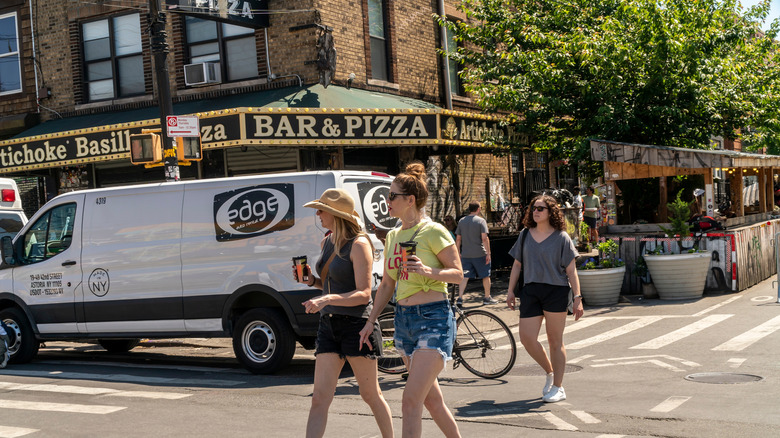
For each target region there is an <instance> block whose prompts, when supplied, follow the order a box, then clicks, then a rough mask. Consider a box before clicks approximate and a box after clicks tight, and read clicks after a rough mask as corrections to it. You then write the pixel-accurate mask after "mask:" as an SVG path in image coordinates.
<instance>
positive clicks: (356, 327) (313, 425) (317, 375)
mask: <svg viewBox="0 0 780 438" xmlns="http://www.w3.org/2000/svg"><path fill="white" fill-rule="evenodd" d="M304 207H310V208H316V209H317V216H319V218H320V222H321V223H322V226H323V227H324V228H326V229H328V230H329V231H330V233H329V234H328V235H327V236H326V237H325V238H324V239H323V240H322V244H321V246H322V254H321V255H320V258H319V260H318V261H317V265H316V269H317V274H318V275H319V278H318V277H316V276H314V275H311V273H310V272H309V273H308V274H309V276H308V278H309V281H307V282H304V281H302V279H299V278H298V276H297V274H296V273H295V270H293V272H294V274H293V275H295V279H296V281H298V282H301V283H305V284H306V285H308V286H309V287H316V288H317V289H322V295H320V296H318V297H315V298H312V299H310V300H308V301H306V302H304V303H303V306H304V307H305V308H306V313H316V312H319V313H320V325H319V329H318V330H317V349H316V350H315V352H314V354H315V355H316V361H315V365H314V391H313V394H312V400H311V409H310V410H309V420H308V423H307V424H306V436H307V437H321V436H323V434H324V433H325V426H326V424H327V422H328V408H329V407H330V403H331V401H333V395H334V393H335V391H336V385H337V384H338V378H339V374H341V368H342V367H343V366H344V361H345V360H347V361H349V365H350V367H351V368H352V371H353V372H354V373H355V379H357V382H358V385H359V386H360V395H361V397H363V400H364V401H365V402H366V403H367V404H368V406H369V407H370V408H371V411H372V412H373V413H374V417H375V418H376V422H377V425H378V426H379V430H380V431H381V433H382V436H383V437H392V436H393V422H392V416H391V414H390V407H389V406H388V405H387V402H386V401H385V399H384V397H383V396H382V391H381V390H380V389H379V381H378V380H377V367H376V354H378V353H377V352H381V351H382V348H381V344H380V343H381V342H382V336H381V332H379V326H378V325H376V324H375V331H374V333H373V334H372V335H371V339H370V342H371V346H365V345H362V344H361V343H360V330H361V329H362V328H363V327H364V326H365V324H366V321H367V317H368V315H369V314H370V313H371V309H372V303H371V266H372V263H373V252H374V251H373V249H374V248H373V246H372V245H371V240H370V239H369V238H368V235H367V234H366V233H365V232H364V231H363V230H362V228H361V225H360V217H359V216H358V214H357V212H355V201H354V200H353V199H352V197H351V196H350V195H349V193H347V192H346V191H344V190H342V189H328V190H325V192H324V193H323V194H322V196H320V199H317V200H314V201H311V202H309V203H307V204H305V205H304Z"/></svg>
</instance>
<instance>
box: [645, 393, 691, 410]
mask: <svg viewBox="0 0 780 438" xmlns="http://www.w3.org/2000/svg"><path fill="white" fill-rule="evenodd" d="M690 399H691V398H690V397H684V396H672V397H669V398H667V399H666V400H664V401H662V402H661V403H659V404H658V406H656V407H654V408H653V409H650V411H651V412H671V411H673V410H675V409H677V408H678V407H680V405H682V404H683V403H685V402H687V401H688V400H690Z"/></svg>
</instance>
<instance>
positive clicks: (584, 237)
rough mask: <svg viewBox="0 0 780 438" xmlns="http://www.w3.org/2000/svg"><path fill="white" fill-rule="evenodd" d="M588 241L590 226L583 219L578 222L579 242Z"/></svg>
mask: <svg viewBox="0 0 780 438" xmlns="http://www.w3.org/2000/svg"><path fill="white" fill-rule="evenodd" d="M589 241H590V227H589V226H588V224H586V223H585V221H582V222H580V242H581V243H588V242H589Z"/></svg>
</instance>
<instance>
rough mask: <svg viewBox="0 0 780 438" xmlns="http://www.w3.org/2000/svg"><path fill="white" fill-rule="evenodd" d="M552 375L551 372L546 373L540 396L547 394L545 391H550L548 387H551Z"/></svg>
mask: <svg viewBox="0 0 780 438" xmlns="http://www.w3.org/2000/svg"><path fill="white" fill-rule="evenodd" d="M553 376H554V374H553V373H550V374H548V375H547V380H546V381H545V382H544V388H542V396H545V395H547V393H548V392H550V389H552V386H553Z"/></svg>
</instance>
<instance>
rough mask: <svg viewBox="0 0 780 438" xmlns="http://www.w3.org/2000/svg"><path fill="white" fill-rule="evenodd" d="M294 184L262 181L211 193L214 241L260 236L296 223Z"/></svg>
mask: <svg viewBox="0 0 780 438" xmlns="http://www.w3.org/2000/svg"><path fill="white" fill-rule="evenodd" d="M293 189H294V186H293V185H292V184H264V185H260V186H253V187H244V188H241V189H238V190H232V191H229V192H224V193H217V194H216V195H214V229H215V231H216V237H217V241H219V242H224V241H229V240H236V239H246V238H249V237H255V236H261V235H263V234H268V233H271V232H274V231H279V230H286V229H288V228H290V227H292V226H293V225H294V224H295V209H294V208H291V207H292V206H293V205H295V196H294V193H295V192H294V190H293Z"/></svg>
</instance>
